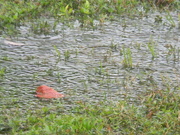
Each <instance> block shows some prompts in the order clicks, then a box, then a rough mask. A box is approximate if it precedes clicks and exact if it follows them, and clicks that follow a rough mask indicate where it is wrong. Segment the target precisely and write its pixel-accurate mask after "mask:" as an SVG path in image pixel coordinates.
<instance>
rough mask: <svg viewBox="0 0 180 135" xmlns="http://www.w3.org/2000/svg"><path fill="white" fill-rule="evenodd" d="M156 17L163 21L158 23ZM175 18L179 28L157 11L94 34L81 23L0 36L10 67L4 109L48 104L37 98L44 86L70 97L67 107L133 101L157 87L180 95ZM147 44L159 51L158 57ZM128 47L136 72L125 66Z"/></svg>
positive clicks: (3, 63)
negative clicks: (79, 103)
mask: <svg viewBox="0 0 180 135" xmlns="http://www.w3.org/2000/svg"><path fill="white" fill-rule="evenodd" d="M157 15H159V16H162V22H161V23H155V18H156V17H157ZM171 15H172V17H173V20H174V23H175V27H172V24H171V22H169V21H168V20H167V19H166V14H160V13H155V14H149V16H146V17H142V18H138V17H137V18H133V19H129V18H124V17H122V18H117V20H116V21H113V22H106V23H105V24H104V25H102V26H97V27H96V29H95V30H92V29H91V30H89V29H82V28H80V27H79V23H78V22H77V21H76V22H74V23H72V26H73V27H71V28H68V27H66V26H63V25H61V24H59V25H58V32H59V33H58V34H57V35H55V34H51V35H47V36H44V35H33V34H31V33H30V32H29V28H28V27H21V28H20V31H21V33H22V34H21V36H19V37H18V38H17V37H14V38H11V39H10V38H3V37H1V38H0V48H1V53H0V58H1V59H0V67H1V70H2V68H5V69H6V70H5V75H4V76H3V77H1V82H0V83H1V86H0V89H1V90H0V97H1V100H2V101H1V103H0V104H1V107H2V106H3V105H5V106H18V107H22V108H26V107H27V106H29V105H30V106H37V105H39V103H41V106H44V105H47V102H43V101H41V100H39V99H37V98H35V97H34V94H35V89H36V87H37V86H39V85H42V84H43V85H48V86H51V87H53V88H54V89H56V90H57V91H59V92H61V93H63V94H65V95H66V98H65V100H63V102H65V103H66V105H67V106H68V105H71V104H73V103H74V102H76V101H86V102H96V101H105V100H113V101H117V100H123V99H124V98H127V97H129V98H130V100H134V99H135V98H134V97H137V96H138V95H139V94H141V93H142V92H145V91H147V90H154V89H167V88H169V89H170V90H176V91H178V90H179V87H180V76H179V75H180V74H179V73H180V28H179V26H178V25H179V24H178V23H179V22H178V14H177V13H176V12H174V13H171ZM96 23H98V22H96ZM148 43H150V44H153V45H154V47H155V48H154V51H155V54H156V57H155V58H154V59H153V58H152V54H151V52H150V51H149V49H148ZM54 46H56V48H57V49H58V51H56V50H55V48H54ZM123 48H130V49H131V52H132V64H133V68H125V67H124V66H123V60H124V56H123V54H122V50H123ZM58 52H59V53H60V56H58V54H57V53H58ZM68 53H69V58H68ZM7 99H8V100H7ZM48 102H49V101H48ZM48 104H49V105H52V103H48Z"/></svg>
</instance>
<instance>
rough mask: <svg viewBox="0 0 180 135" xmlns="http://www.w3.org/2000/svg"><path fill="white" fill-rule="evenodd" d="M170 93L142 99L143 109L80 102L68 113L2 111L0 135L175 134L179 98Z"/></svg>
mask: <svg viewBox="0 0 180 135" xmlns="http://www.w3.org/2000/svg"><path fill="white" fill-rule="evenodd" d="M179 96H180V95H179V94H175V93H173V92H170V91H168V90H157V91H151V92H148V93H146V94H144V96H141V102H140V106H136V105H133V104H129V103H128V102H127V101H118V102H116V103H115V102H108V101H106V102H98V103H96V104H93V105H92V104H89V103H84V102H77V103H76V106H75V107H73V108H72V109H71V110H69V111H68V112H62V110H63V107H62V106H63V104H62V103H59V105H58V104H57V106H56V107H43V108H42V109H35V110H33V111H32V110H30V109H26V111H24V112H22V111H20V110H19V109H18V108H16V109H13V110H11V109H8V108H6V107H4V108H3V109H1V111H0V112H1V115H0V122H1V124H0V133H1V134H2V133H3V134H18V135H31V134H44V135H50V134H51V135H55V134H63V135H70V134H74V135H76V134H77V135H79V134H81V135H85V134H86V135H105V134H111V135H115V134H144V135H149V134H173V135H178V134H179V131H180V112H179V111H180V110H179V109H180V98H179Z"/></svg>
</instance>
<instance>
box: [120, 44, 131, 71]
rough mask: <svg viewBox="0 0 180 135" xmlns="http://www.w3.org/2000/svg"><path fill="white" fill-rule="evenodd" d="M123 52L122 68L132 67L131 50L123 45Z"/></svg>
mask: <svg viewBox="0 0 180 135" xmlns="http://www.w3.org/2000/svg"><path fill="white" fill-rule="evenodd" d="M121 53H122V54H123V62H122V63H123V67H124V68H132V67H133V64H132V52H131V49H130V48H125V47H123V49H122V52H121Z"/></svg>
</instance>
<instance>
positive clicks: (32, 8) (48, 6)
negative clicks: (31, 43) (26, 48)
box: [0, 0, 180, 135]
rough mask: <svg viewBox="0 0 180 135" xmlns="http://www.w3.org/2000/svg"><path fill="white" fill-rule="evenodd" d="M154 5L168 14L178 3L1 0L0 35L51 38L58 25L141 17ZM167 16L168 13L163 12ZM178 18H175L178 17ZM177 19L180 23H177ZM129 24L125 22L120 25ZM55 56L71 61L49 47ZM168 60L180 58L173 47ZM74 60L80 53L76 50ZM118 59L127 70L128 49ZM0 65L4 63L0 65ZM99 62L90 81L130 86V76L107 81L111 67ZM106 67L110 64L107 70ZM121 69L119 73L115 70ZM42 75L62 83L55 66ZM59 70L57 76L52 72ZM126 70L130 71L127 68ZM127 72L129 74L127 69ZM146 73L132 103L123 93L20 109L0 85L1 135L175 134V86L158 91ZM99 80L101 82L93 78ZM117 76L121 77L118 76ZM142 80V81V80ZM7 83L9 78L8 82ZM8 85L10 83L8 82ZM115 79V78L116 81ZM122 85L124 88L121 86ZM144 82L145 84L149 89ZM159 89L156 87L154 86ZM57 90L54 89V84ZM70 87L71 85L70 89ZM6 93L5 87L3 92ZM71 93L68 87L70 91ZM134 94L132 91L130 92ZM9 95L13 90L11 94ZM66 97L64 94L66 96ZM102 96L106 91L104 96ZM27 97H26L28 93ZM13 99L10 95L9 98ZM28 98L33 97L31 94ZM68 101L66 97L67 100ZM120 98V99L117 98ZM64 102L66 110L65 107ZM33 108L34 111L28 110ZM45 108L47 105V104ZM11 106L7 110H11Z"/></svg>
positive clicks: (179, 119) (178, 127) (178, 102)
mask: <svg viewBox="0 0 180 135" xmlns="http://www.w3.org/2000/svg"><path fill="white" fill-rule="evenodd" d="M140 4H141V5H142V6H143V9H144V10H145V12H143V11H138V10H137V7H138V6H139V5H140ZM157 7H159V8H160V10H166V9H167V8H168V10H170V9H171V8H175V9H179V2H178V1H174V2H172V3H170V4H169V6H168V7H167V6H165V7H164V6H163V4H160V5H156V6H155V5H154V3H152V2H147V1H143V2H142V1H140V0H109V1H108V0H75V1H71V0H66V1H65V0H61V1H57V0H49V1H48V0H39V1H32V0H26V1H25V0H22V1H20V0H16V1H13V0H8V1H7V0H1V2H0V8H1V10H0V31H1V32H0V34H6V35H15V34H18V33H19V31H18V28H19V27H20V26H23V25H30V31H31V32H33V33H35V34H45V35H48V34H51V32H52V31H54V32H55V33H56V26H57V24H58V23H60V22H61V23H63V24H64V25H65V24H67V25H68V23H69V22H71V21H73V20H76V19H77V20H79V22H80V23H81V26H82V27H88V26H91V27H93V28H94V24H93V21H94V20H98V21H99V22H100V24H101V25H103V23H104V22H105V21H106V20H113V19H114V18H115V16H121V15H124V16H128V17H133V16H134V15H140V16H144V15H145V14H146V13H147V12H148V11H149V10H151V9H150V8H152V9H155V8H157ZM168 13H169V12H168ZM178 17H179V18H180V16H178ZM52 18H53V19H54V22H53V24H51V23H49V22H48V19H52ZM166 20H167V22H168V23H169V24H170V25H171V26H172V27H175V23H174V20H173V18H172V16H170V14H168V15H167V16H166ZM179 20H180V19H179ZM162 21H163V20H162V17H161V16H156V18H155V22H156V23H162ZM127 26H128V25H127V24H126V22H125V23H124V25H123V27H124V28H126V27H127ZM155 45H156V44H155V42H154V41H152V40H150V41H149V43H148V45H147V47H148V50H149V52H150V53H151V55H152V59H154V58H155V57H156V55H157V54H156V50H155V47H156V46H155ZM53 47H54V48H53V49H54V53H55V55H56V56H57V60H58V61H57V62H59V61H60V60H61V59H62V57H63V59H64V61H65V62H68V61H69V60H70V59H72V61H73V56H71V55H73V54H72V52H71V51H69V50H65V51H64V52H61V51H60V50H59V49H58V47H57V46H56V45H54V46H53ZM118 47H119V46H118V45H117V44H114V43H113V42H112V43H111V44H110V50H109V51H107V54H106V55H105V56H104V62H105V64H107V63H108V62H109V60H110V56H111V53H112V52H113V51H118ZM136 48H137V49H138V50H141V48H142V44H138V43H137V44H136ZM167 49H168V50H167V61H168V60H171V59H172V60H173V61H174V63H175V62H178V61H179V59H180V53H179V52H180V51H179V48H178V47H176V46H172V45H169V46H167ZM75 53H76V57H77V56H78V54H79V53H81V52H79V50H76V52H75ZM90 53H91V54H89V55H92V56H93V55H95V50H94V49H92V51H91V52H90ZM120 55H121V56H122V59H123V61H122V64H123V67H124V68H128V69H132V68H133V64H132V63H133V61H132V57H133V55H132V51H131V49H130V47H129V48H125V47H123V48H122V50H121V51H120ZM33 59H35V57H34V56H27V57H26V60H33ZM2 61H10V62H11V58H9V57H6V56H5V57H3V58H1V62H2ZM2 63H3V62H2ZM35 64H37V65H38V66H40V65H41V64H44V65H46V64H48V61H47V60H46V59H44V60H43V61H36V63H35ZM105 64H104V63H102V62H99V63H98V66H97V67H95V69H94V71H95V77H97V80H95V79H96V78H95V79H94V80H93V78H94V76H93V78H92V79H91V78H90V77H89V78H88V79H89V80H88V81H89V82H90V81H99V84H102V83H104V84H107V85H108V86H107V87H108V90H111V85H110V84H112V83H119V85H121V86H122V85H124V89H125V90H126V91H127V93H128V87H131V86H128V84H131V85H133V82H136V81H134V80H135V79H136V78H135V77H132V76H128V75H127V76H126V78H125V79H124V80H125V81H124V82H123V81H122V82H121V81H119V82H116V80H110V77H109V76H110V75H109V74H110V73H109V72H110V71H109V70H110V69H109V68H108V66H106V65H105ZM110 67H111V66H110ZM6 70H7V69H6V68H0V79H1V80H2V81H4V78H5V79H6V78H7V77H6V76H5V74H6V72H7V71H6ZM119 70H121V69H119ZM44 71H45V75H44V77H45V76H50V77H53V76H56V79H57V80H56V81H57V82H58V83H61V82H64V80H65V79H64V77H63V72H61V70H59V69H58V68H57V69H55V67H51V68H50V69H47V70H44ZM55 71H58V72H55ZM129 71H130V70H129ZM130 72H131V71H130ZM144 74H147V78H146V75H143V74H142V76H139V78H138V79H139V80H140V83H139V84H140V85H142V84H143V83H144V84H145V86H146V84H147V87H148V88H147V89H151V91H148V90H146V88H143V87H142V88H143V90H144V91H147V92H146V93H141V95H139V97H136V98H137V99H136V102H132V101H131V102H130V99H129V98H128V95H127V96H126V97H125V98H123V99H124V101H122V100H119V101H108V95H107V96H106V95H105V98H104V100H103V101H97V102H95V103H91V102H84V101H81V100H80V101H73V100H72V101H66V98H65V99H63V100H61V99H60V100H58V99H57V100H48V101H43V100H39V101H36V102H33V103H31V102H30V103H28V104H29V105H28V106H26V107H24V104H23V105H19V103H20V102H23V101H22V100H26V99H20V98H17V97H13V98H12V97H10V98H9V99H8V98H6V97H5V96H4V95H7V94H4V93H5V92H8V90H6V87H7V86H3V87H4V88H3V87H2V86H0V97H1V106H0V108H1V109H0V134H7V135H16V134H18V135H36V134H43V135H56V134H62V135H118V134H122V135H123V134H129V135H131V134H132V135H133V134H140V135H151V134H152V135H153V134H160V135H166V134H167V135H171V134H172V135H178V134H179V131H180V95H179V93H178V92H179V90H180V87H179V84H176V86H172V82H171V80H170V78H169V80H167V81H166V78H163V77H162V79H164V82H163V84H162V85H163V86H164V87H163V88H162V89H158V87H159V86H156V82H155V81H156V80H153V77H152V75H151V73H148V71H147V72H146V71H145V72H144ZM40 76H41V74H40V73H39V72H38V71H37V72H34V73H33V74H32V78H33V80H34V82H38V80H39V78H40ZM98 76H100V78H101V79H99V78H98ZM119 78H121V76H120V77H119ZM144 78H145V79H144ZM7 79H9V78H7ZM9 80H10V81H11V79H9ZM117 81H118V80H117ZM123 83H124V84H123ZM82 84H83V87H84V89H85V91H86V92H87V90H88V89H89V85H91V84H88V83H87V80H82ZM148 84H149V85H148ZM13 85H16V83H14V84H13V83H12V84H11V85H10V86H11V87H13V88H16V87H17V86H16V87H15V86H13ZM157 85H158V84H157ZM57 87H58V86H57ZM72 87H73V86H72ZM7 89H8V88H7ZM72 89H73V88H72ZM135 90H136V89H135ZM13 92H18V91H16V90H13ZM67 93H68V92H67ZM104 93H105V92H104ZM29 94H31V93H29ZM9 96H12V95H8V97H9ZM31 96H32V94H31ZM22 98H23V97H22ZM67 98H68V97H67ZM121 99H122V98H121ZM39 102H41V103H42V106H41V107H37V108H36V105H35V104H38V103H39ZM66 103H67V104H68V108H66ZM31 104H33V108H32V106H31ZM47 104H48V105H49V106H46V105H47ZM11 105H12V106H11Z"/></svg>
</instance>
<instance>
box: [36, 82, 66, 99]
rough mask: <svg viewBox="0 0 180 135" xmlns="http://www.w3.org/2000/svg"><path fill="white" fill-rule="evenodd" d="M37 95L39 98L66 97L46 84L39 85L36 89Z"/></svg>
mask: <svg viewBox="0 0 180 135" xmlns="http://www.w3.org/2000/svg"><path fill="white" fill-rule="evenodd" d="M36 93H37V95H35V97H38V98H62V97H64V95H63V94H60V93H58V92H57V91H56V90H54V89H53V88H51V87H48V86H46V85H41V86H39V87H37V90H36Z"/></svg>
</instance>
